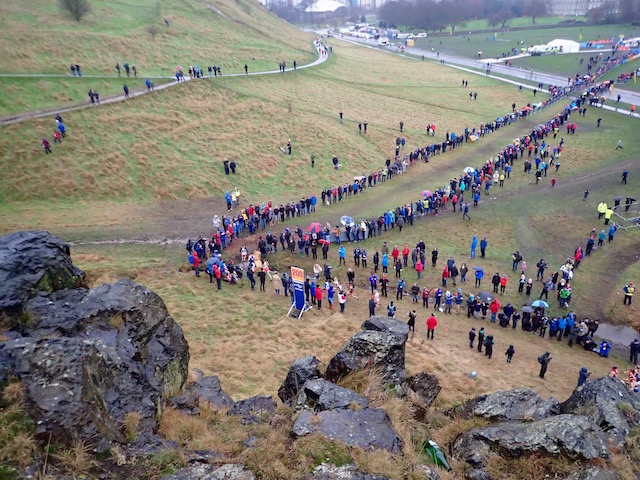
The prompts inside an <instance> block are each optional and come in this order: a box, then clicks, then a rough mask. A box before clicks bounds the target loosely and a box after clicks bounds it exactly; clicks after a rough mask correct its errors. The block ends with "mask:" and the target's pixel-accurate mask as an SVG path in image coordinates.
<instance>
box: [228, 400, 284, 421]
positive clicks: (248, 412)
mask: <svg viewBox="0 0 640 480" xmlns="http://www.w3.org/2000/svg"><path fill="white" fill-rule="evenodd" d="M276 407H277V405H276V402H275V401H274V400H273V398H271V396H270V395H256V396H255V397H251V398H246V399H244V400H240V401H238V402H236V403H234V404H233V406H232V407H231V408H230V409H229V411H228V412H227V413H228V414H229V415H240V416H242V424H243V425H249V424H256V423H259V422H260V418H259V415H264V414H267V415H268V414H272V413H273V412H275V411H276Z"/></svg>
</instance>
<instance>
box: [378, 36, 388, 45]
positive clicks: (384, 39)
mask: <svg viewBox="0 0 640 480" xmlns="http://www.w3.org/2000/svg"><path fill="white" fill-rule="evenodd" d="M378 45H379V46H385V47H386V46H387V45H389V37H380V38H378Z"/></svg>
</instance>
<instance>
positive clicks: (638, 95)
mask: <svg viewBox="0 0 640 480" xmlns="http://www.w3.org/2000/svg"><path fill="white" fill-rule="evenodd" d="M335 38H338V39H340V37H335ZM341 40H346V39H344V38H342V39H341ZM349 40H350V41H353V42H356V43H362V44H364V45H368V46H372V47H374V48H375V47H377V44H376V42H375V41H372V40H363V39H355V38H349ZM395 50H396V47H394V46H388V47H385V48H383V51H391V52H394V51H395ZM405 52H407V53H410V54H412V55H417V56H423V55H424V57H425V58H429V59H432V60H444V61H445V63H449V64H452V63H453V64H456V65H460V66H463V67H469V68H476V69H481V70H483V71H484V70H485V69H486V66H487V60H486V59H484V60H483V59H473V58H465V57H461V56H458V55H452V54H448V53H440V54H438V53H437V52H431V51H429V50H425V49H422V48H418V47H407V48H406V49H405ZM491 72H493V73H499V74H501V75H508V76H510V77H515V78H521V79H523V80H533V81H535V82H542V83H544V84H545V85H549V84H552V85H558V86H564V85H567V78H566V77H562V76H560V75H553V74H549V73H543V72H533V75H532V74H531V70H526V69H524V68H517V67H508V66H506V65H504V64H499V63H492V65H491ZM618 95H620V97H621V99H620V100H621V101H622V102H624V103H628V104H631V105H639V104H640V92H633V91H630V90H625V89H622V88H615V89H614V94H613V95H611V94H609V93H608V92H606V93H605V97H607V98H614V99H615V98H617V96H618ZM613 110H615V109H613Z"/></svg>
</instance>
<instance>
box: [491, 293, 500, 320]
mask: <svg viewBox="0 0 640 480" xmlns="http://www.w3.org/2000/svg"><path fill="white" fill-rule="evenodd" d="M489 308H490V309H491V321H492V322H493V323H496V315H498V312H499V311H500V302H499V301H498V299H497V298H494V299H493V302H491V304H490V305H489Z"/></svg>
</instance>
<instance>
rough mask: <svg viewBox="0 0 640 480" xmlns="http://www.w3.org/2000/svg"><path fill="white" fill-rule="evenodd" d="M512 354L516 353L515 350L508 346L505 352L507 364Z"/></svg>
mask: <svg viewBox="0 0 640 480" xmlns="http://www.w3.org/2000/svg"><path fill="white" fill-rule="evenodd" d="M514 353H516V349H515V348H513V345H509V348H507V351H506V352H505V355H506V356H507V363H511V359H512V358H513V354H514Z"/></svg>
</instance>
